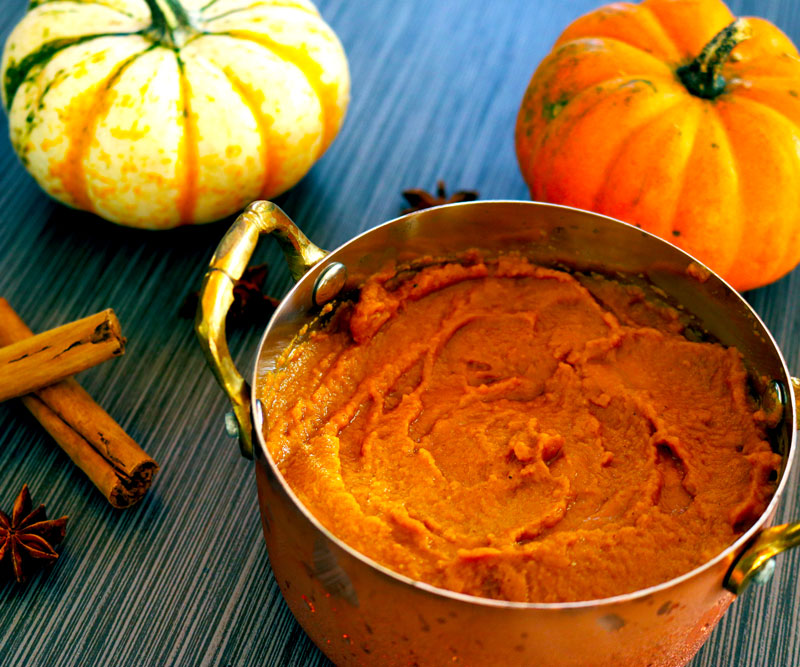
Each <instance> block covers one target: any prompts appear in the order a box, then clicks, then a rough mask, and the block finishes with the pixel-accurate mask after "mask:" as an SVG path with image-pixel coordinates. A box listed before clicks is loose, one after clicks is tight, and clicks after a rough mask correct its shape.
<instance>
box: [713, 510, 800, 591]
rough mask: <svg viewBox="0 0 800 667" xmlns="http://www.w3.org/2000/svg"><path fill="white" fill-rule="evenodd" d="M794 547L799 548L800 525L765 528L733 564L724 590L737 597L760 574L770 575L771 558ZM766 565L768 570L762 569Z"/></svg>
mask: <svg viewBox="0 0 800 667" xmlns="http://www.w3.org/2000/svg"><path fill="white" fill-rule="evenodd" d="M796 546H800V523H787V524H784V525H782V526H773V527H772V528H767V529H766V530H765V531H764V532H762V533H761V534H760V535H759V536H758V537H757V538H756V540H755V542H753V543H752V544H751V545H750V546H749V547H748V548H747V550H746V551H745V552H744V553H743V554H742V555H741V556H740V557H739V560H738V561H736V563H734V565H733V567H732V568H731V570H730V572H728V576H727V577H726V578H725V583H724V586H725V588H727V589H728V590H729V591H730V592H731V593H734V594H736V595H739V594H740V593H741V592H742V591H743V590H744V589H745V588H747V585H748V584H749V583H750V582H751V581H753V579H754V578H755V579H756V580H757V579H758V578H759V576H761V573H762V572H766V576H767V577H769V575H771V574H772V569H771V568H772V567H774V566H773V565H772V564H773V563H774V561H773V560H772V558H773V557H775V556H777V555H778V554H779V553H782V552H783V551H786V550H787V549H791V548H792V547H796ZM767 565H768V566H769V568H770V569H768V568H765V567H764V566H767ZM762 568H764V569H762Z"/></svg>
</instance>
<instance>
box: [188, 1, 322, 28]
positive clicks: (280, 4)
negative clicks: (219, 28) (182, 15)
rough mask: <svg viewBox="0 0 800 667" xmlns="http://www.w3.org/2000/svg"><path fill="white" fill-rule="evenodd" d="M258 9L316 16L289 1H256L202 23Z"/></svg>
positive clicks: (204, 18)
mask: <svg viewBox="0 0 800 667" xmlns="http://www.w3.org/2000/svg"><path fill="white" fill-rule="evenodd" d="M212 4H213V3H212ZM258 7H264V8H269V7H279V8H282V9H296V10H298V11H301V12H303V13H305V14H309V15H311V16H314V17H317V16H318V13H317V12H313V11H312V10H311V9H310V8H309V7H306V6H305V5H301V4H299V3H297V2H292V1H291V0H285V1H284V2H281V1H280V0H278V1H276V2H263V0H262V1H261V2H259V1H256V2H254V3H253V4H251V5H248V6H247V7H238V8H236V9H229V10H228V11H226V12H222V13H221V14H216V15H215V16H209V17H207V18H206V17H203V22H204V23H211V22H212V21H216V20H218V19H222V18H226V17H228V16H233V15H234V14H240V13H241V12H246V11H248V10H251V9H256V8H258ZM201 11H205V8H203V10H201Z"/></svg>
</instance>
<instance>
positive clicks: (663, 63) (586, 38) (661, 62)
mask: <svg viewBox="0 0 800 667" xmlns="http://www.w3.org/2000/svg"><path fill="white" fill-rule="evenodd" d="M589 40H599V41H602V42H613V43H615V44H623V45H624V46H626V47H628V48H629V49H634V50H635V51H636V52H637V54H638V55H639V57H641V58H647V59H649V60H651V61H652V62H653V64H655V65H657V66H658V67H660V68H662V69H667V70H669V72H670V73H674V68H673V67H671V66H670V65H669V64H668V62H667V61H665V60H662V59H661V58H659V57H658V56H655V55H653V54H652V53H650V52H649V51H645V50H644V49H643V48H641V47H639V46H636V44H631V43H630V42H626V41H625V40H624V39H617V38H616V37H606V36H603V35H595V36H589V35H585V36H583V37H576V38H575V39H571V40H569V41H568V42H562V43H561V44H559V45H558V47H557V48H558V49H559V50H560V49H563V48H564V47H565V46H568V45H570V44H580V43H581V42H583V41H589ZM553 54H558V50H556V51H554V52H553ZM625 76H627V75H625Z"/></svg>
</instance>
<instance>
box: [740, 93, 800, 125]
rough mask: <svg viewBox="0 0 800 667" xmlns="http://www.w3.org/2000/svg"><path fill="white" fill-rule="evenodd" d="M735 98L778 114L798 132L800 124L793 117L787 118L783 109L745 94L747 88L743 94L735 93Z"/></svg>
mask: <svg viewBox="0 0 800 667" xmlns="http://www.w3.org/2000/svg"><path fill="white" fill-rule="evenodd" d="M751 81H753V80H751ZM738 92H739V91H737V93H738ZM736 100H737V102H745V103H746V104H753V105H755V106H758V107H760V108H761V109H766V110H767V112H768V113H773V114H777V115H779V116H780V117H781V118H783V119H784V120H785V121H786V122H787V123H790V124H791V125H793V126H794V127H795V128H796V129H797V132H798V134H800V124H799V123H797V122H795V121H794V120H793V119H791V118H789V116H787V115H786V114H785V113H783V111H781V110H780V109H776V108H775V107H773V106H770V105H769V104H765V103H764V102H762V101H761V100H757V99H755V98H753V97H750V96H748V95H747V90H745V91H744V94H737V96H736Z"/></svg>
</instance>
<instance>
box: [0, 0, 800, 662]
mask: <svg viewBox="0 0 800 667" xmlns="http://www.w3.org/2000/svg"><path fill="white" fill-rule="evenodd" d="M319 4H320V8H321V11H322V13H323V15H324V16H325V18H326V19H327V20H328V21H329V22H330V23H331V25H332V26H333V28H334V29H335V30H336V31H337V33H338V34H339V36H340V38H341V40H342V42H343V43H344V46H345V49H346V51H347V54H348V57H349V60H350V66H351V74H352V80H353V87H352V104H351V107H350V111H349V114H348V118H347V120H346V123H345V126H344V128H343V130H342V132H341V134H340V136H339V138H338V139H337V140H336V142H335V143H334V145H333V147H332V148H331V149H330V151H329V152H328V153H327V154H326V156H325V157H324V158H323V159H322V161H321V162H320V163H319V164H318V165H317V166H315V167H314V169H313V170H312V172H311V173H310V174H309V175H308V176H307V177H306V178H305V179H304V180H303V181H302V182H301V183H300V184H299V185H298V186H297V187H296V188H295V189H294V190H292V191H291V192H290V193H288V194H287V195H285V196H283V197H282V198H280V200H279V202H280V203H281V205H282V206H283V207H284V208H285V210H286V211H287V212H288V213H289V214H290V215H291V216H292V217H293V218H294V219H295V220H297V221H298V222H299V223H300V224H301V225H302V226H303V228H304V230H305V231H306V232H307V234H308V235H309V236H310V237H311V238H312V239H314V240H315V241H316V242H317V243H318V244H320V245H321V246H323V247H334V246H336V245H338V244H340V243H342V242H344V241H345V240H347V239H348V238H350V237H351V236H353V235H354V234H356V233H358V232H360V231H362V230H364V229H367V228H369V227H371V226H373V225H375V224H378V223H380V222H382V221H384V220H387V219H390V218H392V217H395V216H396V215H397V214H398V213H399V210H400V209H401V208H402V207H403V200H402V198H401V196H400V193H401V191H402V190H403V189H405V188H408V187H425V188H432V187H434V185H435V181H436V179H438V178H443V179H445V180H446V181H447V184H448V186H449V187H450V188H451V189H457V188H462V187H463V188H475V189H478V190H479V191H480V193H481V197H482V198H484V199H493V198H502V199H525V198H527V188H526V187H525V184H524V183H523V181H522V179H521V177H520V175H519V171H518V169H517V164H516V158H515V155H514V149H513V125H514V119H515V116H516V112H517V108H518V105H519V102H520V100H521V97H522V93H523V91H524V89H525V86H526V84H527V81H528V79H529V77H530V75H531V74H532V72H533V70H534V68H535V66H536V64H537V63H538V62H539V60H541V58H542V57H544V55H545V54H546V53H547V52H548V51H549V49H550V46H551V45H552V43H553V41H554V40H555V39H556V37H557V36H558V34H559V32H560V31H561V30H562V29H563V28H564V27H565V26H566V25H567V24H568V23H569V22H570V21H571V20H572V19H573V18H575V17H577V16H578V15H580V14H582V13H584V12H585V11H588V10H589V9H592V8H594V7H596V6H598V5H599V4H600V3H599V2H598V1H597V0H570V1H568V2H557V1H556V0H552V1H548V2H545V1H538V2H529V1H526V0H501V1H499V2H492V3H488V2H483V1H481V0H475V1H474V2H467V1H466V0H439V1H438V2H430V1H429V0H428V1H425V0H401V1H399V2H397V1H392V2H390V1H388V0H376V1H370V0H324V1H321V2H320V3H319ZM2 7H3V9H4V11H3V12H0V37H2V38H3V39H5V36H6V35H7V34H8V33H9V31H10V29H11V27H12V25H13V24H14V23H15V22H16V21H17V20H18V19H19V18H20V16H21V15H22V13H23V11H24V9H23V2H22V0H3V3H2ZM732 7H733V9H734V10H735V11H736V12H737V13H740V14H741V13H744V14H751V13H752V14H759V15H762V16H765V17H767V18H769V19H770V20H772V21H774V22H776V23H777V24H778V25H779V26H780V27H782V28H783V29H784V31H785V32H786V33H787V34H789V35H790V36H791V37H792V38H793V39H794V40H795V42H798V41H800V5H798V3H796V2H794V0H769V1H768V2H756V0H751V1H749V2H745V1H743V0H742V1H738V2H734V3H733V5H732ZM7 133H8V126H7V123H6V120H5V118H3V119H2V120H0V179H2V187H0V212H1V213H0V216H1V217H0V295H1V296H4V297H6V298H7V299H8V300H9V301H10V302H11V304H12V305H13V306H14V308H15V309H17V311H18V312H19V313H20V314H21V315H22V317H23V318H24V319H25V320H27V322H28V323H29V325H30V326H31V327H32V328H34V329H35V330H44V329H46V328H49V327H52V326H55V325H58V324H61V323H64V322H67V321H70V320H74V319H77V318H79V317H82V316H84V315H87V314H90V313H92V312H96V311H98V310H101V309H102V308H105V307H113V308H114V309H115V311H116V312H117V315H118V316H119V319H120V321H121V323H122V327H123V332H124V334H125V335H126V336H127V337H128V339H129V344H128V350H127V353H126V355H125V356H124V357H123V358H121V359H118V360H115V361H113V362H110V363H107V364H104V365H103V366H101V367H99V368H95V369H92V370H90V371H87V372H86V373H84V374H82V375H81V377H80V381H81V382H82V383H83V385H84V386H85V387H86V388H87V389H88V390H89V391H90V392H91V393H92V395H93V396H94V397H95V399H96V400H97V401H98V402H99V403H100V404H101V405H103V406H104V407H105V408H106V410H107V411H108V412H109V413H110V414H112V415H113V416H114V417H115V418H116V419H117V420H118V421H119V422H120V423H121V424H122V426H123V427H124V428H126V429H127V430H128V432H129V433H130V434H131V435H132V436H133V437H134V438H135V439H136V440H137V441H138V442H140V443H141V444H142V445H143V447H144V448H145V449H146V450H147V451H148V452H149V453H150V454H151V455H153V456H154V457H155V458H156V459H157V460H158V461H159V463H160V464H161V466H162V471H161V473H160V475H159V476H158V478H157V480H156V482H155V485H154V488H153V489H152V491H151V493H150V494H149V496H148V497H147V498H146V500H145V501H144V502H143V503H142V504H141V505H139V506H138V507H135V508H133V509H131V510H126V511H116V510H113V509H112V508H110V507H109V506H108V504H107V503H106V501H105V500H104V499H103V498H102V497H100V496H99V494H98V493H97V492H96V491H95V489H94V487H93V486H92V485H91V483H90V482H88V481H87V480H86V479H85V478H84V477H83V475H82V474H81V473H80V472H79V471H78V470H77V469H76V468H74V466H72V464H71V463H70V462H69V460H68V459H67V458H66V456H65V455H64V454H63V453H61V451H60V450H59V449H58V448H57V447H55V445H54V444H53V443H52V442H51V441H50V440H49V438H48V437H47V436H46V435H45V434H44V433H43V432H42V430H41V429H40V428H39V426H38V424H36V423H35V422H34V421H33V419H32V418H31V417H30V416H29V415H28V414H27V413H26V412H25V411H24V409H22V408H21V407H20V406H19V405H17V404H15V403H13V402H12V403H9V404H4V405H2V406H0V507H3V508H5V509H9V508H10V505H11V503H12V502H13V499H14V497H15V495H16V494H17V492H18V491H19V489H20V487H21V486H22V484H23V483H28V484H29V485H30V487H31V490H32V493H33V496H34V501H35V502H44V503H46V504H47V506H48V509H49V510H50V513H51V514H52V515H56V516H59V515H61V514H69V515H70V522H69V525H68V533H67V539H66V541H65V543H64V545H63V548H61V559H60V560H59V562H58V563H57V564H56V566H55V567H54V568H53V569H52V570H51V571H50V572H48V573H45V574H41V575H37V576H35V577H33V579H32V581H31V582H30V583H29V584H28V585H27V586H26V587H24V588H23V587H18V586H16V585H15V584H12V583H9V584H0V665H84V664H97V665H100V664H102V665H195V664H203V665H205V664H208V665H226V664H231V665H318V664H326V660H325V658H324V657H323V656H322V654H321V653H320V652H319V651H318V650H317V649H316V648H315V647H314V646H313V644H312V643H311V642H310V640H309V639H308V638H307V637H306V636H305V634H304V633H303V631H302V630H301V629H300V628H299V626H298V625H297V623H296V622H295V621H294V619H293V618H292V616H291V614H290V613H289V612H288V610H287V607H286V605H285V604H284V602H283V600H282V598H281V596H280V593H279V591H278V589H277V586H276V585H275V583H274V581H273V579H272V576H271V573H270V571H269V562H268V557H267V553H266V549H265V547H264V544H263V541H262V538H261V534H260V524H259V516H258V508H257V503H256V493H255V484H254V479H253V471H252V469H251V464H248V463H247V462H245V461H244V460H243V459H241V458H240V457H239V455H238V452H237V446H236V444H235V443H233V442H232V441H230V440H229V439H227V438H226V436H225V435H224V432H223V427H222V415H223V413H224V411H225V409H226V406H225V402H224V400H223V397H222V395H221V393H220V392H219V390H218V389H217V388H216V386H215V384H214V382H213V379H212V377H211V375H210V374H209V373H208V372H207V370H206V369H205V365H204V360H203V357H202V354H201V353H200V350H199V348H198V347H197V345H196V343H195V341H194V334H193V332H192V327H191V323H190V322H189V321H187V320H183V319H181V318H180V317H178V314H177V312H178V308H179V306H180V304H181V302H182V300H183V298H184V296H185V295H186V293H187V292H189V291H190V290H192V289H195V288H196V286H197V284H198V282H199V279H200V277H201V275H202V273H203V270H204V265H205V264H206V262H207V261H208V258H209V257H210V255H211V253H212V252H213V249H214V247H215V245H216V243H217V241H218V240H219V239H220V238H221V236H222V234H223V233H224V231H225V229H226V223H225V222H223V223H218V224H214V225H209V226H206V227H203V228H187V229H179V230H175V231H170V232H162V233H148V232H141V231H136V230H130V229H125V228H121V227H116V226H114V225H111V224H109V223H106V222H103V221H100V220H98V219H96V218H94V217H93V216H90V215H86V214H83V213H79V212H76V211H71V210H68V209H66V208H64V207H62V206H60V205H58V204H55V203H54V202H53V201H51V200H50V199H48V198H47V197H46V196H45V195H44V194H43V193H42V192H41V191H40V190H39V189H38V188H37V186H36V185H35V183H34V182H33V180H32V179H31V178H30V177H29V176H28V175H27V174H26V173H25V171H24V170H23V169H22V167H21V166H20V165H19V163H18V162H17V161H16V158H15V157H14V156H13V154H12V151H11V148H10V145H9V142H8V139H7V138H6V137H7ZM256 261H268V262H270V264H271V265H272V266H273V267H275V268H274V271H273V273H272V275H271V277H270V282H269V290H270V293H272V294H275V295H279V294H282V293H283V292H284V291H285V290H286V289H287V287H288V286H289V278H288V275H287V273H286V271H285V270H284V269H283V268H281V263H280V258H279V254H278V252H277V250H276V249H275V248H274V247H271V246H269V245H264V246H263V247H261V248H259V250H258V252H257V258H256ZM747 296H748V298H749V299H750V301H751V302H752V303H753V305H754V306H755V308H756V309H757V310H758V312H759V313H760V314H761V316H762V317H763V318H764V320H765V321H766V323H767V325H768V326H769V328H770V329H771V331H772V332H773V334H774V335H775V337H776V339H777V340H778V343H779V345H780V346H781V347H782V349H783V351H784V353H785V356H786V358H787V361H788V363H789V366H790V368H791V369H792V370H793V372H795V373H798V372H800V307H799V306H798V303H800V271H798V270H795V271H794V272H793V273H792V274H790V275H789V276H787V277H785V278H784V279H783V280H781V281H779V282H778V283H776V284H774V285H772V286H770V287H767V288H764V289H761V290H758V291H755V292H752V293H750V294H748V295H747ZM259 335H260V332H259V331H256V330H251V331H247V332H243V333H239V334H237V335H234V336H233V338H232V340H231V348H232V350H233V351H234V355H235V357H236V359H237V360H238V362H239V363H240V365H241V367H242V368H246V367H248V365H249V363H250V362H251V359H252V355H253V353H254V350H255V346H256V344H257V341H258V338H259ZM798 467H800V466H798ZM798 467H796V468H795V470H794V472H793V474H792V479H791V480H790V485H789V487H788V489H787V493H786V497H785V498H784V499H783V502H782V504H781V506H780V509H779V513H778V520H779V521H788V520H791V519H798V518H800V493H798V490H797V487H798V480H799V479H800V477H799V475H800V471H798ZM799 564H800V550H797V551H796V552H794V553H790V554H787V555H785V556H783V557H782V558H780V559H779V561H778V566H777V570H776V573H775V576H774V578H773V580H772V581H771V582H770V583H769V584H767V585H766V586H763V587H760V588H759V587H752V588H751V589H750V590H748V591H747V592H746V593H745V595H743V596H742V598H741V599H740V600H738V601H737V602H736V603H735V605H734V606H733V607H732V609H731V610H730V611H729V612H728V614H726V616H725V618H724V620H723V621H722V623H721V624H720V626H719V627H718V628H717V629H716V630H715V631H714V633H713V634H712V636H711V638H710V640H709V642H708V643H707V644H706V645H705V647H704V648H703V649H702V650H701V651H700V653H699V654H698V656H697V657H696V658H695V659H694V660H693V661H692V663H691V664H692V665H693V667H701V666H702V667H711V666H720V665H759V666H760V665H800V638H799V637H798V633H797V628H798V624H799V623H800V595H799V594H798V586H797V577H796V573H797V571H798V565H799Z"/></svg>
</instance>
